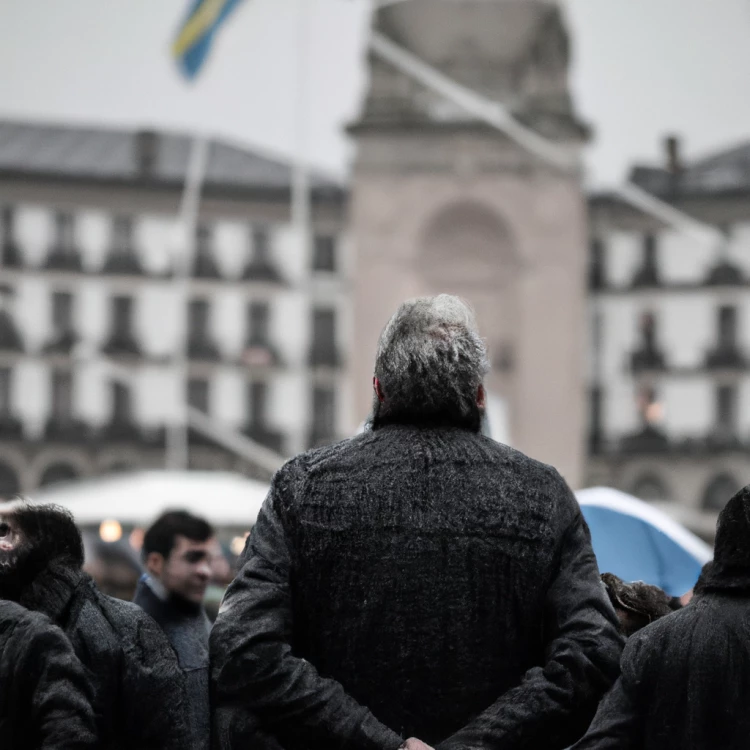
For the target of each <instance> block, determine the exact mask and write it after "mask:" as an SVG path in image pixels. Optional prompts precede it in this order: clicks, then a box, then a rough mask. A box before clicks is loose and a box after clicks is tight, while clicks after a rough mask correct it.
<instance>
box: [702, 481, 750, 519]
mask: <svg viewBox="0 0 750 750" xmlns="http://www.w3.org/2000/svg"><path fill="white" fill-rule="evenodd" d="M741 489H742V485H741V484H740V483H739V482H738V481H737V480H736V479H735V477H734V475H732V474H730V473H729V472H728V471H722V472H719V473H718V474H716V475H714V476H713V477H712V478H711V479H710V480H709V482H708V484H707V485H706V489H705V490H704V491H703V499H702V501H701V504H702V506H703V510H708V511H713V512H715V513H718V512H719V511H721V510H723V509H724V506H725V505H726V504H727V502H728V501H729V499H730V498H731V497H732V495H734V494H736V493H737V492H739V491H740V490H741Z"/></svg>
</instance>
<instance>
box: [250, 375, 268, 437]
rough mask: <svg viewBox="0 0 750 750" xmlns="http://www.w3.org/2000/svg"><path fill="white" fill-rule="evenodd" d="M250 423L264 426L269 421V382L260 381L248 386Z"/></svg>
mask: <svg viewBox="0 0 750 750" xmlns="http://www.w3.org/2000/svg"><path fill="white" fill-rule="evenodd" d="M248 401H249V404H248V405H249V409H250V414H249V420H248V421H249V423H250V424H252V425H254V426H256V427H262V426H264V425H265V424H266V423H267V409H268V384H267V383H263V382H260V381H255V382H253V383H250V385H249V386H248Z"/></svg>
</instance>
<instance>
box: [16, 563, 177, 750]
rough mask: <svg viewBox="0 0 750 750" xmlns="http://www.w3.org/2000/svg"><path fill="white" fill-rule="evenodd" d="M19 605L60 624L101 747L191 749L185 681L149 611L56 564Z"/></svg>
mask: <svg viewBox="0 0 750 750" xmlns="http://www.w3.org/2000/svg"><path fill="white" fill-rule="evenodd" d="M20 603H21V604H23V605H24V606H25V607H27V608H28V609H33V610H36V611H38V612H42V613H44V614H46V615H47V616H48V617H49V618H50V619H51V620H52V621H53V622H54V623H55V624H57V625H59V626H60V627H61V628H62V630H63V631H64V632H65V634H66V635H67V636H68V638H69V640H70V642H71V644H72V645H73V649H74V650H75V652H76V654H77V655H78V657H79V658H80V660H81V662H83V665H84V667H86V670H87V673H88V676H89V678H90V679H91V681H92V682H93V685H94V693H95V697H94V709H95V712H96V717H97V725H98V729H99V734H100V737H101V740H102V748H103V749H104V750H171V749H172V748H174V750H178V749H179V750H184V749H185V748H186V747H189V744H188V743H187V741H186V740H187V737H188V736H189V735H188V727H187V718H186V699H185V684H184V677H183V675H182V672H181V671H180V668H179V665H178V664H177V657H176V656H175V653H174V651H173V650H172V647H171V646H170V645H169V641H168V640H167V638H166V636H165V635H164V633H163V632H162V631H161V629H160V628H159V626H158V625H157V624H156V623H155V622H154V621H153V620H152V619H151V618H150V617H149V616H148V615H147V614H146V613H145V612H143V611H142V610H141V609H140V608H139V607H137V606H136V605H135V604H132V603H131V602H123V601H120V600H119V599H114V598H112V597H109V596H105V595H104V594H102V593H101V592H100V591H99V590H98V589H97V588H96V586H95V585H94V582H93V581H92V580H91V579H90V578H89V576H87V575H86V574H85V573H82V572H81V571H80V570H77V569H75V568H72V567H69V566H63V565H60V564H57V563H52V564H50V565H49V567H47V569H46V570H44V571H43V572H42V573H40V574H39V575H38V576H37V577H36V578H35V579H34V581H33V583H32V584H31V585H30V586H28V587H27V588H26V589H25V590H24V592H23V594H22V596H21V599H20Z"/></svg>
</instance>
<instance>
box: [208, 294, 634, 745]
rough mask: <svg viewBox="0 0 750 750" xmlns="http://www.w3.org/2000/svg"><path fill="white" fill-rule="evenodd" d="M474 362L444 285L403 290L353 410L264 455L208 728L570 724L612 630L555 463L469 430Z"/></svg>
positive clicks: (347, 729)
mask: <svg viewBox="0 0 750 750" xmlns="http://www.w3.org/2000/svg"><path fill="white" fill-rule="evenodd" d="M487 369H488V365H487V354H486V350H485V346H484V343H483V342H482V340H481V339H480V337H479V335H478V333H477V331H476V328H475V324H474V319H473V314H472V312H471V310H470V309H469V308H468V307H467V306H466V305H465V304H464V303H463V302H462V301H461V300H459V299H458V298H456V297H451V296H448V295H441V296H439V297H436V298H423V299H417V300H412V301H410V302H407V303H405V304H403V305H402V306H401V307H400V308H399V310H398V311H397V313H396V314H395V315H394V317H393V318H392V319H391V321H390V322H389V323H388V325H387V326H386V328H385V330H384V331H383V334H382V335H381V339H380V344H379V349H378V354H377V360H376V364H375V380H374V389H375V393H376V396H375V399H374V411H373V418H372V425H371V428H370V429H368V430H366V431H365V432H364V433H362V434H360V435H358V436H356V437H354V438H352V439H350V440H345V441H344V442H342V443H339V444H337V445H333V446H329V447H326V448H321V449H318V450H314V451H311V452H308V453H305V454H303V455H301V456H298V457H297V458H295V459H293V460H291V461H290V462H288V463H287V464H286V465H285V466H284V467H283V468H282V469H281V470H279V471H278V472H277V474H276V475H275V477H274V479H273V481H272V484H271V489H270V492H269V495H268V497H267V499H266V501H265V503H264V505H263V508H262V510H261V512H260V514H259V516H258V520H257V523H256V525H255V527H254V528H253V530H252V532H251V535H250V537H249V539H248V542H247V544H246V547H245V551H244V553H243V556H242V559H241V570H240V572H239V574H238V576H237V577H236V579H235V580H234V582H233V583H232V584H231V585H230V587H229V589H228V591H227V593H226V596H225V599H224V602H223V604H222V607H221V609H220V612H219V616H218V618H217V621H216V623H215V624H214V628H213V630H212V633H211V658H212V668H211V669H212V691H213V704H212V706H213V710H214V719H213V735H212V736H213V742H214V747H215V748H222V749H224V748H233V747H245V746H247V747H254V748H256V750H270V749H272V748H273V749H275V750H278V749H279V748H283V749H284V750H298V749H299V750H301V749H302V748H305V750H318V749H320V750H322V749H323V748H326V749H327V748H332V747H336V748H352V749H354V748H357V749H362V750H396V748H398V747H400V746H401V745H402V743H404V738H408V740H407V744H406V746H407V747H410V748H411V747H415V748H416V747H424V746H425V745H424V744H422V743H428V744H429V745H430V746H437V747H438V748H440V750H454V748H455V749H456V750H457V749H458V748H467V747H472V748H481V747H486V748H495V747H497V748H500V747H501V748H503V749H504V750H513V748H522V747H523V748H532V747H533V748H535V749H537V750H544V748H550V749H552V748H555V749H559V748H564V747H566V746H567V745H569V744H571V742H573V741H575V740H576V739H577V738H579V737H580V736H581V735H582V734H583V733H584V732H585V730H586V728H587V727H588V724H589V722H590V721H591V718H592V717H593V715H594V712H595V710H596V706H597V704H598V703H599V700H600V699H601V697H602V696H603V695H604V693H605V692H606V691H607V690H608V688H609V687H610V685H611V684H612V683H613V682H614V680H615V678H616V677H617V674H618V664H619V659H620V653H621V649H622V643H623V639H622V636H621V635H620V634H619V632H618V624H617V618H616V615H615V613H614V610H613V608H612V606H611V604H610V603H609V601H608V599H607V596H606V593H605V591H604V587H603V586H602V584H601V581H600V579H599V571H598V569H597V565H596V560H595V558H594V554H593V551H592V548H591V542H590V536H589V531H588V527H587V525H586V523H585V521H584V519H583V516H582V515H581V511H580V509H579V506H578V504H577V502H576V500H575V498H574V496H573V494H572V493H571V491H570V489H569V488H568V486H567V485H566V483H565V481H564V480H563V479H562V478H561V477H560V475H559V474H558V473H557V471H555V470H554V469H553V468H551V467H550V466H545V465H544V464H541V463H539V462H537V461H534V460H533V459H531V458H528V457H527V456H525V455H523V454H521V453H519V452H518V451H515V450H512V449H511V448H509V447H508V446H505V445H502V444H500V443H497V442H495V441H493V440H492V439H490V438H488V437H486V436H483V435H482V434H481V433H480V424H481V415H482V410H483V407H484V400H485V393H484V387H483V385H482V382H483V378H484V376H485V374H486V372H487ZM243 743H245V744H243Z"/></svg>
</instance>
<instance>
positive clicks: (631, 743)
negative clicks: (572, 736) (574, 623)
mask: <svg viewBox="0 0 750 750" xmlns="http://www.w3.org/2000/svg"><path fill="white" fill-rule="evenodd" d="M642 654H643V649H642V641H641V638H640V637H639V636H637V635H636V636H633V637H632V638H631V639H630V640H629V641H628V645H627V646H626V647H625V652H624V653H623V656H622V674H621V675H620V677H618V678H617V682H616V683H615V685H614V687H613V688H612V690H610V692H609V693H607V695H606V696H605V697H604V700H603V701H602V702H601V703H600V704H599V708H598V709H597V712H596V716H595V717H594V721H593V722H592V723H591V727H590V728H589V731H588V732H587V733H586V736H585V737H584V738H583V739H582V740H581V741H580V742H579V743H578V744H576V745H575V748H574V749H573V750H636V748H640V747H643V734H644V724H643V721H644V716H643V713H642V712H641V711H640V710H639V707H638V701H637V699H636V696H637V685H638V682H639V673H640V670H641V661H642V659H641V657H642Z"/></svg>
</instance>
